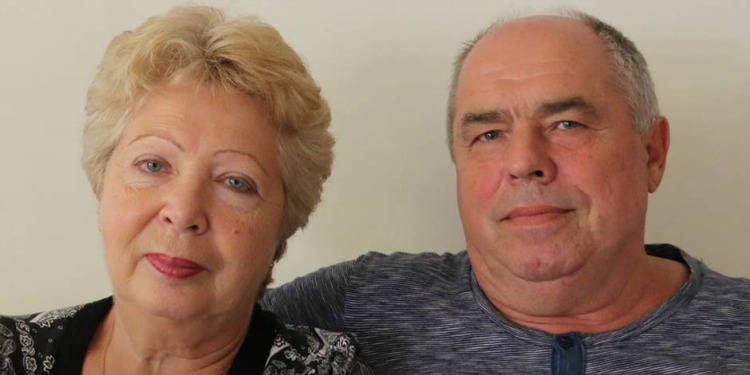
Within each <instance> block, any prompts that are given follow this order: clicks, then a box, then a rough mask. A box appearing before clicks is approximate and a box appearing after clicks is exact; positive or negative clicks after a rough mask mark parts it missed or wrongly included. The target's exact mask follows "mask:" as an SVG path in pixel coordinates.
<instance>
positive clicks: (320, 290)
mask: <svg viewBox="0 0 750 375" xmlns="http://www.w3.org/2000/svg"><path fill="white" fill-rule="evenodd" d="M355 265H356V261H355V260H353V261H348V262H344V263H339V264H335V265H333V266H329V267H326V268H322V269H320V270H318V271H315V272H313V273H310V274H308V275H306V276H303V277H298V278H296V279H294V280H293V281H291V282H289V283H287V284H284V285H282V286H280V287H278V288H273V289H269V290H268V291H267V292H266V294H265V296H264V297H263V299H261V301H260V304H261V306H262V307H263V308H264V309H266V310H270V311H272V312H273V313H275V314H276V315H277V316H278V317H279V318H280V319H282V320H284V321H287V322H290V323H294V324H300V325H308V326H314V327H318V328H323V329H327V330H331V331H347V329H346V324H345V321H344V310H345V307H346V291H347V288H348V286H349V274H350V272H351V270H352V269H353V268H354V266H355Z"/></svg>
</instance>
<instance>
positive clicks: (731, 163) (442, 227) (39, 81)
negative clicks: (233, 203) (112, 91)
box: [0, 0, 750, 314]
mask: <svg viewBox="0 0 750 375" xmlns="http://www.w3.org/2000/svg"><path fill="white" fill-rule="evenodd" d="M175 3H176V2H174V1H168V0H160V1H154V0H138V1H127V2H126V1H118V0H105V1H101V0H68V1H57V0H47V1H43V0H0V312H2V313H5V314H9V313H11V314H20V313H24V312H32V311H37V310H42V309H49V308H54V307H59V306H63V305H70V304H75V303H80V302H84V301H90V300H94V299H98V298H100V297H104V296H107V295H108V294H109V293H110V292H109V291H110V286H109V279H108V277H107V275H106V273H105V270H104V264H103V260H102V256H101V245H100V240H99V232H98V229H97V204H96V201H95V200H94V198H93V195H92V194H91V192H90V189H89V187H88V184H87V182H86V179H85V177H84V174H83V172H82V170H81V168H80V167H79V158H80V153H81V152H80V148H81V136H80V132H81V124H82V120H83V107H84V100H85V93H86V88H87V86H88V84H89V82H90V81H91V79H92V77H93V75H94V72H95V69H96V66H97V64H98V61H99V59H100V57H101V55H102V53H103V51H104V48H105V47H106V45H107V43H108V42H109V40H110V39H111V38H112V37H113V36H115V35H116V34H118V33H120V32H122V31H124V30H125V29H130V28H133V27H135V26H136V25H138V24H140V23H141V22H142V21H144V20H145V19H146V17H148V16H151V15H154V14H161V13H163V12H165V11H166V10H167V9H169V8H170V7H171V6H172V5H174V4H175ZM213 4H216V5H219V6H222V7H224V8H226V9H228V10H229V12H230V14H234V15H238V14H254V15H257V16H259V17H261V18H262V19H265V20H266V21H268V22H269V23H271V24H272V25H274V26H275V27H277V28H278V29H279V30H280V32H281V33H282V34H283V35H284V36H285V37H286V39H287V41H288V42H289V43H290V44H291V45H292V46H293V47H295V49H296V50H297V51H298V52H299V53H300V54H301V55H303V56H304V58H305V60H306V61H307V63H308V64H309V67H310V68H311V70H312V72H313V75H314V76H315V77H316V79H317V80H318V82H319V84H320V85H321V86H322V87H323V91H324V94H325V95H326V97H327V98H328V99H329V101H330V104H331V107H332V109H333V116H334V117H333V118H334V120H333V124H332V130H333V132H334V133H335V135H336V136H337V138H338V144H337V146H336V153H337V159H336V163H335V165H334V172H333V176H332V177H331V179H330V180H329V182H328V183H327V185H326V191H325V194H324V197H323V203H322V204H321V205H320V207H319V209H318V210H317V212H316V213H315V214H314V215H313V217H312V219H311V224H310V225H309V226H308V228H307V229H306V230H304V231H303V232H301V233H298V235H296V236H295V237H294V238H293V239H292V240H291V243H290V246H289V248H290V250H289V253H288V255H287V257H286V258H285V259H283V260H282V261H281V263H280V264H279V265H278V266H277V267H276V268H277V269H276V272H275V275H276V279H277V281H278V282H284V281H288V280H290V279H292V278H293V277H295V276H298V275H303V274H305V273H307V272H310V271H313V270H315V269H317V268H319V267H322V266H325V265H328V264H332V263H335V262H339V261H342V260H346V259H350V258H353V257H356V256H357V255H359V254H361V253H363V252H366V251H370V250H377V251H381V252H392V251H409V252H418V251H435V252H453V251H458V250H461V249H463V246H464V245H463V244H464V241H463V233H462V230H461V226H460V221H459V218H458V213H457V208H456V203H455V184H454V172H453V166H452V164H451V163H450V159H449V156H448V153H447V151H446V146H445V140H444V132H443V124H444V113H445V102H446V97H447V88H448V85H449V76H450V67H451V63H452V61H453V58H454V56H455V54H456V53H457V51H458V49H459V46H460V44H461V43H462V42H463V41H466V40H467V39H470V38H471V37H472V36H473V35H474V34H475V32H477V31H478V30H479V29H481V28H483V27H484V26H486V25H487V24H489V23H490V22H491V21H493V20H494V19H495V18H497V17H501V16H507V15H511V14H514V13H516V12H526V11H529V10H535V9H547V8H550V7H557V6H560V5H568V6H574V7H578V8H580V9H582V10H584V11H587V12H590V13H592V14H594V15H597V16H599V17H601V18H603V19H605V20H607V21H609V22H611V23H613V24H614V25H616V26H618V27H619V28H620V29H621V30H622V31H623V32H624V33H625V34H626V35H628V36H629V37H631V38H632V39H633V40H634V41H635V42H636V44H637V45H638V46H639V47H640V48H641V50H642V51H643V53H644V54H645V55H646V58H647V59H648V61H649V62H650V64H651V69H652V74H653V76H654V78H655V82H656V86H657V91H658V94H659V97H660V100H661V105H662V109H663V112H664V114H665V115H666V116H667V117H668V118H669V119H670V122H671V124H672V148H671V150H670V154H669V163H668V167H667V175H666V179H665V181H664V183H663V185H662V187H661V188H660V190H659V191H658V192H657V193H656V194H655V195H653V196H652V199H651V206H650V213H649V218H648V233H647V241H648V242H671V243H675V244H677V245H679V246H681V247H683V248H684V249H686V250H687V251H689V252H690V253H692V254H693V255H695V256H697V257H699V258H702V259H704V260H705V261H706V262H707V263H708V264H709V265H710V266H711V267H714V268H715V269H717V270H719V271H721V272H723V273H726V274H729V275H733V276H743V277H750V199H748V198H747V195H748V193H749V192H750V169H749V168H748V164H749V163H750V125H749V124H750V100H749V99H748V94H749V91H750V90H749V89H750V68H749V67H750V23H749V22H748V15H750V1H731V0H723V1H715V0H705V1H695V0H673V1H667V0H664V1H650V0H649V1H600V0H591V1H520V0H517V1H500V0H487V1H460V2H459V1H447V0H424V1H417V0H412V1H398V0H385V1H382V0H381V1H288V0H281V1H279V0H276V1H270V0H269V1H258V0H255V1H253V0H243V1H215V2H213Z"/></svg>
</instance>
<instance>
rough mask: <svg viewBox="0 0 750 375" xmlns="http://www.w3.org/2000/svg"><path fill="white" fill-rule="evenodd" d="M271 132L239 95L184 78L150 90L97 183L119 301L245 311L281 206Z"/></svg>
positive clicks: (264, 270)
mask: <svg viewBox="0 0 750 375" xmlns="http://www.w3.org/2000/svg"><path fill="white" fill-rule="evenodd" d="M276 137H277V132H276V130H275V129H274V128H273V127H272V125H271V124H270V122H269V120H268V118H267V116H266V115H265V114H264V112H263V109H262V107H261V106H260V105H259V104H258V103H257V102H256V101H255V100H254V99H252V98H250V97H248V96H243V95H238V94H230V93H226V92H223V91H221V90H219V89H217V90H216V92H215V93H214V94H211V92H210V90H209V89H197V88H196V86H195V85H193V84H180V85H171V86H170V85H162V86H157V87H155V88H154V89H153V90H152V91H151V92H150V93H149V94H147V96H146V97H145V98H144V100H143V101H142V102H141V104H140V105H139V106H138V107H136V109H135V111H134V112H133V115H132V118H131V121H130V122H129V124H128V125H126V127H125V129H124V132H123V134H122V136H121V138H120V140H119V143H118V144H117V146H116V148H115V150H114V152H113V154H112V156H111V159H110V160H109V162H108V163H107V169H106V172H105V175H104V183H103V187H102V191H101V202H100V205H101V206H100V226H101V232H102V237H103V241H104V249H105V260H106V263H107V268H108V270H109V274H110V277H111V279H112V284H113V288H114V294H115V301H116V303H117V304H126V305H128V306H129V307H133V308H136V309H137V310H139V311H143V312H146V313H149V314H152V315H156V316H162V317H166V318H169V319H174V320H183V319H190V318H195V317H217V316H226V315H227V314H230V315H231V314H243V315H246V314H247V313H248V312H249V311H251V308H252V307H251V306H252V304H253V303H254V302H255V299H256V298H257V294H258V291H259V290H260V288H261V286H262V285H263V282H264V280H265V279H266V276H267V274H268V272H269V270H270V268H271V265H272V262H273V256H274V251H275V248H276V246H277V245H278V243H279V236H280V228H281V221H282V214H283V209H284V190H283V184H282V179H281V173H280V171H279V168H278V164H277V156H276V154H277V153H276V151H277V150H276Z"/></svg>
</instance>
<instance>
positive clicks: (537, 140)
mask: <svg viewBox="0 0 750 375" xmlns="http://www.w3.org/2000/svg"><path fill="white" fill-rule="evenodd" d="M549 152H550V150H549V143H548V141H547V139H546V138H545V137H544V134H542V132H541V130H540V129H538V128H536V127H532V126H529V127H525V128H517V129H514V131H513V132H512V133H511V134H510V136H509V140H508V146H507V148H506V150H505V154H504V155H503V159H504V163H505V165H506V169H507V177H508V178H509V179H510V180H511V181H519V182H520V181H524V182H531V181H534V182H537V183H541V184H548V183H549V182H551V181H552V180H554V179H555V177H556V174H557V166H556V165H555V162H554V160H553V159H552V157H551V155H550V153H549Z"/></svg>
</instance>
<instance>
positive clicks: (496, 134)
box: [478, 130, 500, 141]
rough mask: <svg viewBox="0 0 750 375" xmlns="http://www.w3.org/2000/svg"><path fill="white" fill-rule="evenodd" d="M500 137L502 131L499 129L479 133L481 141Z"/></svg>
mask: <svg viewBox="0 0 750 375" xmlns="http://www.w3.org/2000/svg"><path fill="white" fill-rule="evenodd" d="M498 138H500V132H499V131H497V130H490V131H488V132H484V133H482V134H480V135H479V138H478V139H479V140H480V141H492V140H495V139H498Z"/></svg>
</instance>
